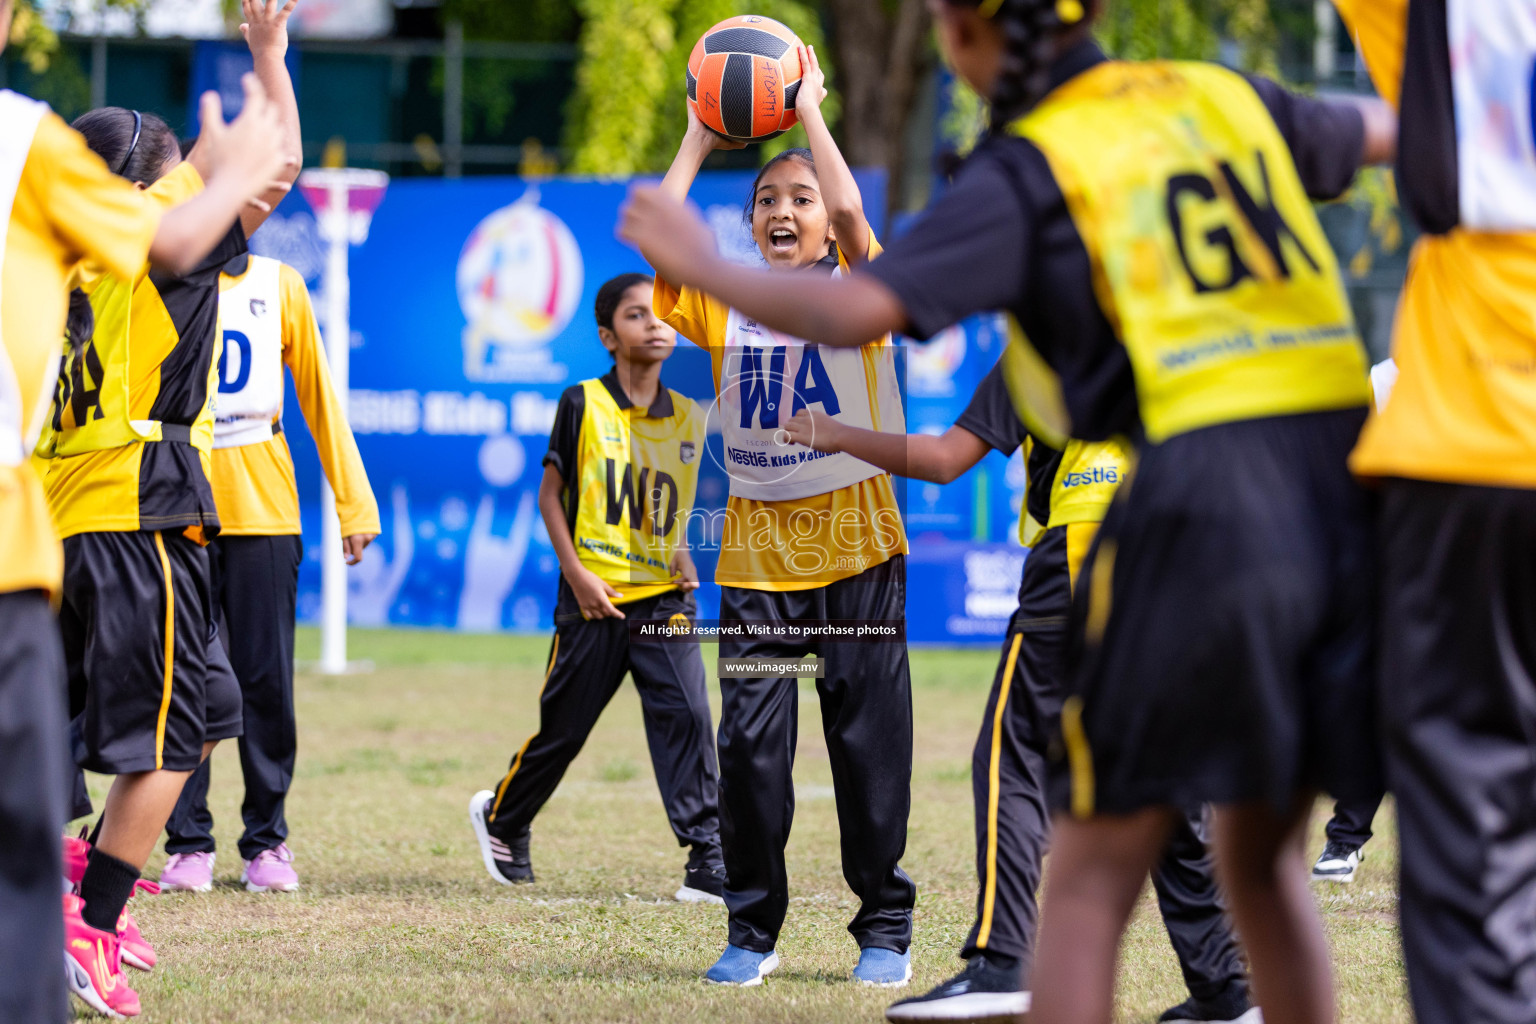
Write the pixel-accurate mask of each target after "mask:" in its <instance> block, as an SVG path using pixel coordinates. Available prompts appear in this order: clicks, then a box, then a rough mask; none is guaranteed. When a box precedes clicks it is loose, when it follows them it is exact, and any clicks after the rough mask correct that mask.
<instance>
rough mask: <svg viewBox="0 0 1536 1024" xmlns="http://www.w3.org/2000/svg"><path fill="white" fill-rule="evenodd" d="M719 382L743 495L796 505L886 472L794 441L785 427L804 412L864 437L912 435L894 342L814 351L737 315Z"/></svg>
mask: <svg viewBox="0 0 1536 1024" xmlns="http://www.w3.org/2000/svg"><path fill="white" fill-rule="evenodd" d="M718 384H719V395H720V397H719V408H720V428H721V433H722V435H723V437H724V441H725V469H726V472H727V473H728V474H729V475H730V478H731V493H732V494H734V495H736V496H737V497H740V498H750V499H752V500H754V501H793V500H795V499H797V498H808V497H810V496H811V495H814V494H826V493H827V492H828V491H835V490H837V489H838V488H840V487H847V486H849V485H850V484H856V483H858V482H860V481H861V480H868V479H869V478H870V477H874V476H879V475H880V474H881V473H883V472H884V470H882V469H879V468H877V467H875V466H872V465H870V464H869V463H867V462H864V461H863V460H861V459H856V458H854V457H853V456H852V455H849V454H847V453H846V452H835V453H829V452H818V451H815V450H813V449H811V448H807V447H805V446H804V445H798V444H790V443H788V437H787V435H786V434H785V433H784V431H783V429H782V428H783V426H784V424H786V423H788V422H789V421H790V419H792V418H793V417H794V415H795V413H797V412H799V411H800V410H801V409H805V408H809V409H811V410H812V411H813V412H817V413H826V414H828V415H830V416H833V417H834V418H836V419H837V420H838V422H840V423H847V424H848V425H850V426H854V427H862V428H864V429H865V430H880V431H884V432H886V433H898V434H904V433H906V421H905V417H904V416H903V413H902V407H901V389H900V387H899V385H898V382H897V379H896V351H895V348H894V347H893V346H891V345H890V344H889V338H887V339H885V342H884V343H881V344H878V345H875V346H869V345H866V346H864V347H863V348H831V347H829V346H825V345H810V344H807V343H806V342H804V341H802V340H800V339H799V338H796V337H792V336H790V335H786V334H779V333H777V332H775V331H772V330H770V329H769V328H767V327H765V326H763V325H762V324H760V323H757V322H756V321H755V320H752V319H751V318H749V317H746V316H743V315H742V314H741V313H739V312H738V311H736V310H734V309H733V310H731V313H730V317H729V318H728V319H727V320H726V330H725V352H724V353H723V355H722V358H721V365H720V380H719V382H718Z"/></svg>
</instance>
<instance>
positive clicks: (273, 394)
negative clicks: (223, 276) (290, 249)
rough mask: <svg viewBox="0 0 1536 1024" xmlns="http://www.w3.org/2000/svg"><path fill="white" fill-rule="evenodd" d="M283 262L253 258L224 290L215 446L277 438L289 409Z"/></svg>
mask: <svg viewBox="0 0 1536 1024" xmlns="http://www.w3.org/2000/svg"><path fill="white" fill-rule="evenodd" d="M281 269H282V263H280V262H279V261H277V260H274V259H269V258H267V257H265V256H251V257H250V266H249V268H248V269H247V270H246V272H245V276H243V277H241V278H240V280H238V281H236V282H234V283H233V284H226V286H225V287H224V289H223V291H221V292H220V293H219V322H220V325H221V327H222V328H223V331H224V347H223V350H222V352H221V353H220V355H219V374H218V379H219V392H218V400H217V402H216V403H215V405H214V421H213V446H214V447H215V448H239V447H241V446H243V445H248V444H260V443H261V442H263V441H269V440H271V439H272V421H273V420H275V419H277V417H278V416H280V415H281V414H282V411H283V308H282V289H281V287H280V285H279V278H278V272H279V271H280V270H281Z"/></svg>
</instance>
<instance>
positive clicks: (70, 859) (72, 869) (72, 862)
mask: <svg viewBox="0 0 1536 1024" xmlns="http://www.w3.org/2000/svg"><path fill="white" fill-rule="evenodd" d="M87 835H88V833H87V832H86V830H85V829H83V828H82V829H81V830H80V836H79V838H76V837H74V836H65V837H64V881H66V882H68V883H69V888H70V890H71V891H77V890H79V888H80V879H82V878H84V877H85V862H86V861H87V860H89V859H90V857H91V844H90V843H88V842H86V840H85V837H86V836H87Z"/></svg>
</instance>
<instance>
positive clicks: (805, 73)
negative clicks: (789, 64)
mask: <svg viewBox="0 0 1536 1024" xmlns="http://www.w3.org/2000/svg"><path fill="white" fill-rule="evenodd" d="M800 68H801V72H800V91H799V93H797V94H796V96H795V113H796V114H798V115H800V123H801V124H803V125H805V135H806V138H808V139H809V140H810V142H811V157H812V158H813V159H814V160H815V161H816V179H817V181H818V183H819V184H820V187H821V202H822V205H824V206H825V207H826V208H827V217H828V219H829V220H830V221H831V223H832V234H833V237H834V238H835V239H836V240H837V247H838V250H839V251H841V252H842V254H843V258H844V259H846V260H847V261H848V265H849V266H850V267H856V266H858V265H859V264H860V263H863V262H865V261H866V260H868V259H869V221H868V220H866V219H865V218H864V197H863V196H861V195H860V194H859V185H858V183H857V182H856V181H854V180H853V172H852V171H850V170H849V169H848V161H846V160H844V159H843V154H842V151H841V150H839V149H838V148H837V143H836V142H835V141H833V139H832V132H831V131H830V130H829V129H828V128H827V122H826V119H825V118H823V117H822V116H821V103H822V101H823V100H825V99H826V98H827V79H826V76H825V75H824V74H822V71H821V63H820V62H819V61H818V60H817V59H816V48H815V47H813V46H802V47H800Z"/></svg>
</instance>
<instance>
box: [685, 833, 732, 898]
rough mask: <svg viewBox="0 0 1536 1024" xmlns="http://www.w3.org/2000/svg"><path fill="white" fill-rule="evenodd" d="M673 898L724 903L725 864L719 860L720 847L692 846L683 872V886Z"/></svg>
mask: <svg viewBox="0 0 1536 1024" xmlns="http://www.w3.org/2000/svg"><path fill="white" fill-rule="evenodd" d="M674 898H675V899H676V900H677V901H678V902H679V903H724V902H725V865H723V864H722V863H721V862H720V848H719V847H718V846H713V847H704V848H702V849H701V848H699V847H694V850H693V853H692V855H691V856H689V858H688V868H687V870H686V871H685V872H684V874H683V887H682V888H681V889H679V890H677V892H676V894H675V895H674Z"/></svg>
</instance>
